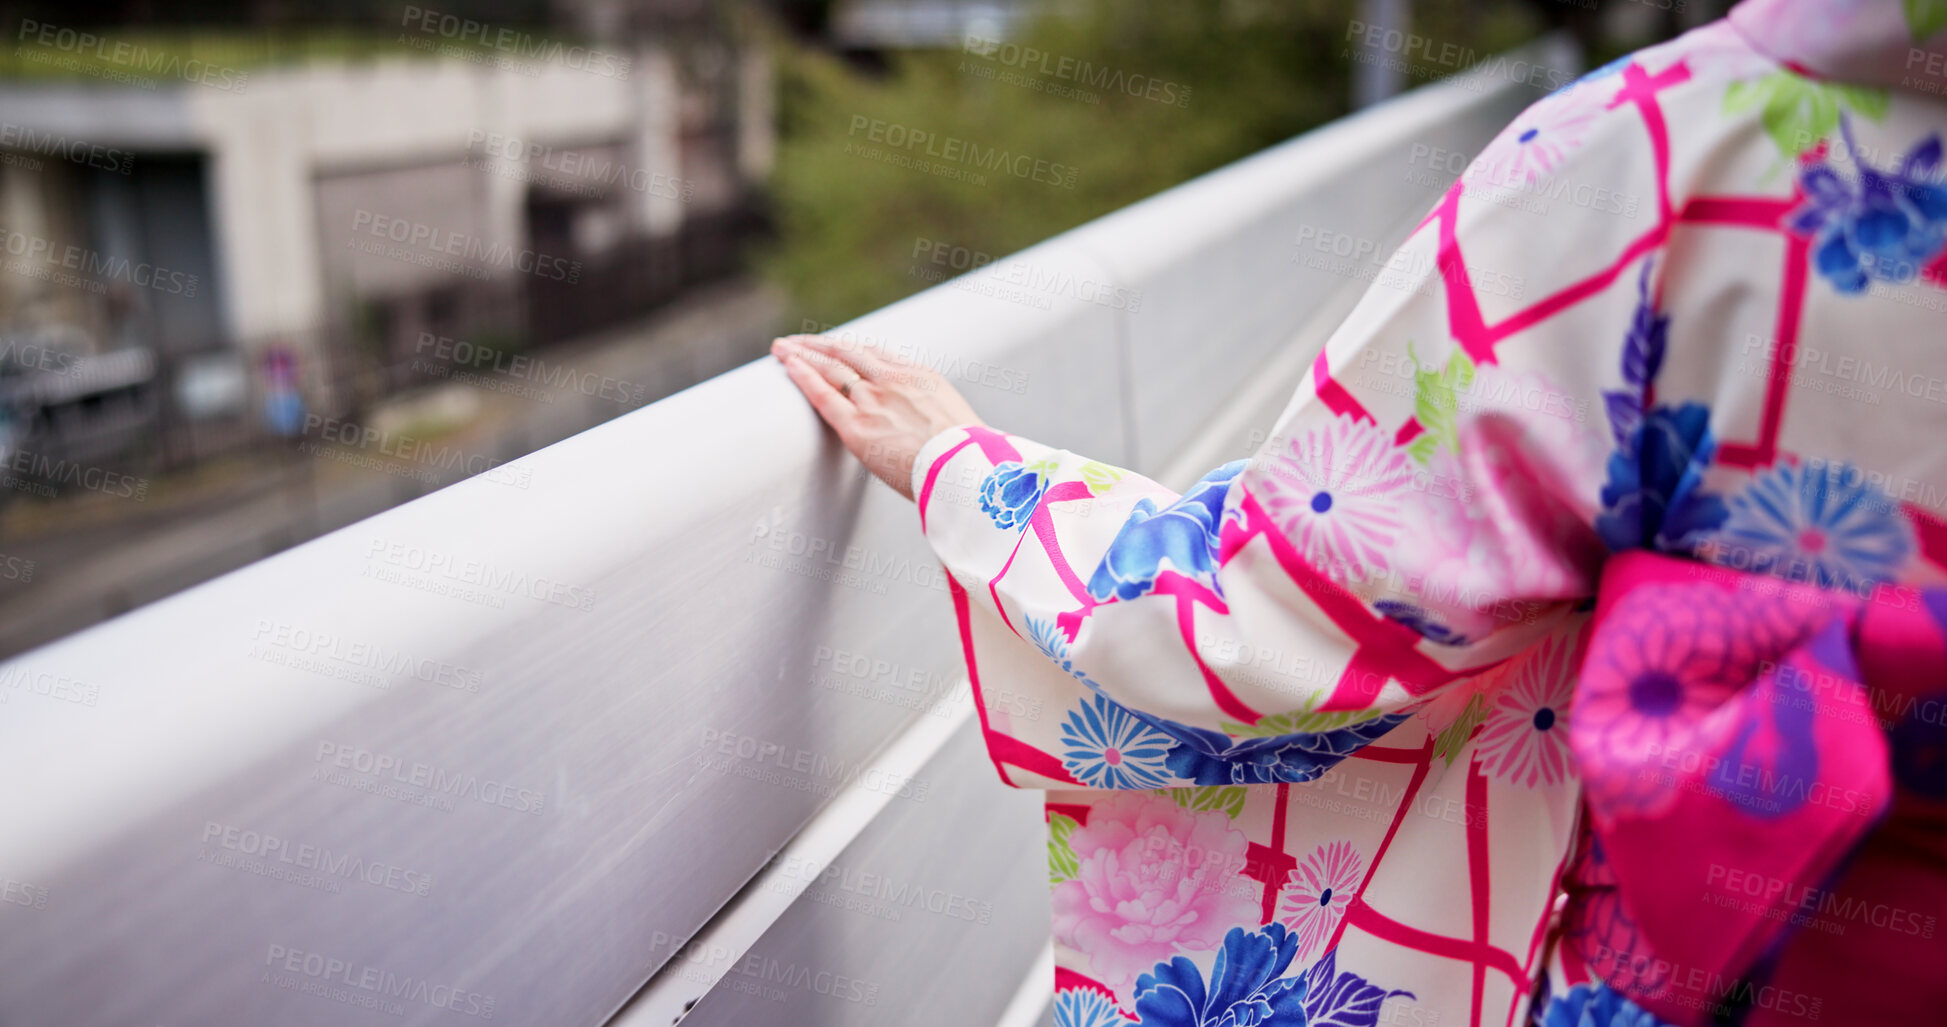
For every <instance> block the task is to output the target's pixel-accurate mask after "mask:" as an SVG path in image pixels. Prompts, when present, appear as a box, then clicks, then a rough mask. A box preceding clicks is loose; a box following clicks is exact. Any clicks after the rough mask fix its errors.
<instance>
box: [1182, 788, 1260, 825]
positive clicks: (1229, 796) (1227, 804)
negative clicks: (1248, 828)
mask: <svg viewBox="0 0 1947 1027" xmlns="http://www.w3.org/2000/svg"><path fill="white" fill-rule="evenodd" d="M1163 794H1164V795H1167V796H1169V797H1170V799H1171V800H1173V801H1174V802H1175V803H1176V804H1177V805H1178V806H1182V807H1183V808H1184V809H1194V810H1206V809H1214V810H1222V811H1223V812H1224V813H1225V814H1227V815H1229V817H1230V818H1231V819H1232V820H1236V819H1237V818H1238V817H1241V816H1243V815H1244V786H1243V785H1226V786H1224V787H1222V788H1166V789H1164V790H1163Z"/></svg>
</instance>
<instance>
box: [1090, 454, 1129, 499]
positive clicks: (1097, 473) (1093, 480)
mask: <svg viewBox="0 0 1947 1027" xmlns="http://www.w3.org/2000/svg"><path fill="white" fill-rule="evenodd" d="M1122 475H1123V471H1122V468H1120V467H1110V466H1109V465H1108V464H1105V463H1102V462H1101V461H1099V460H1090V461H1088V462H1087V463H1085V464H1083V465H1082V482H1083V484H1086V485H1087V486H1088V492H1089V495H1092V496H1099V495H1101V494H1102V493H1104V492H1107V491H1109V489H1110V487H1111V486H1113V485H1114V484H1115V483H1116V482H1119V481H1121V480H1122Z"/></svg>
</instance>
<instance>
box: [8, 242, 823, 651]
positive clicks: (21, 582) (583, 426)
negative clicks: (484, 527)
mask: <svg viewBox="0 0 1947 1027" xmlns="http://www.w3.org/2000/svg"><path fill="white" fill-rule="evenodd" d="M785 307H786V305H785V302H784V299H783V297H782V295H781V294H780V293H778V292H777V291H776V290H774V289H772V288H770V287H769V286H766V285H763V284H761V283H759V282H756V281H754V280H752V279H748V278H740V279H733V280H729V281H725V282H720V283H716V284H712V285H707V286H703V287H701V288H698V289H695V290H693V291H691V292H690V293H689V294H687V295H686V296H684V297H683V298H682V299H679V300H677V301H675V302H674V303H672V304H670V305H669V306H666V307H664V308H662V309H661V310H659V311H657V312H656V313H654V314H652V315H650V316H649V317H647V318H644V319H642V320H640V321H637V322H633V323H631V324H628V325H625V326H619V327H616V328H611V329H608V330H606V331H603V332H600V333H596V334H594V335H590V336H587V337H585V338H582V339H578V340H573V341H570V342H566V343H562V344H558V345H554V346H550V347H547V348H546V349H544V350H540V351H537V352H536V353H534V354H533V356H534V357H536V358H538V360H539V361H540V362H539V363H524V364H519V365H515V364H511V363H509V362H508V361H507V360H505V359H502V360H500V361H499V362H497V363H494V362H489V363H485V364H482V365H478V367H477V369H476V368H475V366H474V365H472V364H471V363H470V362H469V361H470V354H468V353H467V352H466V351H464V350H459V351H454V352H449V353H448V354H447V358H446V359H443V360H442V359H441V358H440V355H439V354H437V353H429V354H427V356H426V359H427V360H430V361H437V362H438V366H439V367H440V369H441V370H442V371H444V372H446V375H447V377H448V381H446V382H445V383H442V384H438V385H435V386H432V387H429V388H425V389H420V390H415V391H413V392H411V393H407V394H402V395H400V396H398V397H394V398H392V399H390V400H388V401H387V402H386V403H385V404H383V405H382V406H380V407H378V408H376V409H374V410H372V411H371V412H369V413H368V414H367V415H366V417H365V419H364V421H363V422H362V423H360V424H356V425H349V426H345V425H341V426H339V427H337V428H332V427H331V426H330V425H321V426H319V427H318V428H317V429H316V430H315V431H314V432H313V433H311V434H310V435H308V436H307V437H305V438H302V439H300V440H298V441H297V443H296V444H293V445H289V446H267V447H263V448H260V449H258V450H253V451H250V452H247V453H242V454H237V455H234V456H228V457H224V458H221V459H218V460H213V461H210V462H208V463H207V464H203V465H199V466H196V467H193V468H190V469H187V470H185V471H182V472H176V473H172V474H170V475H167V476H162V477H157V478H154V479H148V480H147V488H146V490H145V491H144V492H143V494H142V496H141V498H136V497H134V496H130V495H124V494H121V493H123V492H124V491H126V489H125V488H118V487H114V486H113V485H109V486H105V487H102V488H98V489H94V490H90V489H88V488H74V487H68V488H65V489H62V490H60V491H59V493H58V494H57V495H55V496H54V497H52V498H46V497H41V496H23V497H17V498H15V499H13V501H12V502H10V503H8V504H6V505H5V507H4V509H0V657H5V656H10V655H13V654H15V653H19V652H24V651H26V650H28V649H31V648H33V647H34V646H37V645H42V644H44V643H46V642H49V641H52V640H54V639H56V638H60V637H62V636H64V635H67V634H70V633H72V632H75V631H79V630H81V629H83V628H86V627H88V626H90V625H93V624H96V623H99V622H100V621H103V620H106V619H108V618H110V617H113V616H115V615H117V614H119V613H123V612H125V611H127V610H131V609H134V608H135V607H138V606H141V605H144V604H146V603H151V602H154V601H156V600H158V599H161V598H163V597H165V596H168V595H171V594H174V593H176V592H179V591H181V590H183V589H186V588H189V587H192V586H194V585H197V584H200V583H202V582H204V581H208V580H209V579H211V578H214V577H217V576H218V575H221V574H224V573H226V572H228V571H231V570H235V569H236V568H238V567H242V566H244V565H245V564H249V563H252V562H254V561H256V560H260V559H262V558H264V557H266V556H270V555H272V554H273V553H277V552H281V551H283V550H285V549H288V548H290V547H292V546H295V545H298V544H299V543H302V542H305V541H307V540H309V539H312V538H316V537H317V536H319V535H323V534H325V533H327V532H330V531H334V530H336V529H338V528H341V527H344V526H345V525H347V524H351V523H353V522H355V521H359V520H362V519H364V518H366V517H370V516H371V515H373V514H375V513H378V512H380V511H382V510H386V509H389V508H391V507H394V506H397V505H399V504H400V503H404V502H408V501H410V500H413V499H416V498H418V497H419V496H421V495H424V494H426V493H428V492H432V491H434V490H436V489H439V488H442V487H444V486H446V485H450V484H452V483H454V482H455V481H459V480H461V479H463V478H466V477H468V476H470V474H471V473H475V472H479V471H481V470H482V469H483V468H485V471H484V473H488V474H493V473H496V472H495V471H494V470H493V469H492V468H493V467H495V466H497V465H498V464H500V463H503V462H505V461H508V460H512V459H514V458H515V457H518V456H521V455H524V454H526V453H530V452H533V451H534V450H537V449H540V448H542V447H544V446H547V445H550V444H552V443H554V442H557V441H560V440H561V439H564V438H567V437H569V436H571V435H574V434H577V433H579V432H582V431H585V430H587V429H589V428H592V427H594V426H595V425H598V424H601V423H603V422H605V421H608V420H611V419H613V418H615V417H618V416H620V415H622V414H625V413H628V412H629V411H631V410H634V409H636V408H638V407H640V406H643V405H646V404H647V403H651V402H654V401H655V400H657V399H660V398H662V397H664V396H667V395H670V394H672V393H675V392H679V391H681V390H683V389H686V388H688V387H690V386H691V385H694V384H696V383H698V382H701V381H704V380H705V379H708V378H712V377H714V376H716V375H718V374H721V373H723V372H725V371H728V370H730V369H732V368H734V367H737V366H739V365H741V364H744V363H748V362H749V361H751V360H755V359H757V358H758V357H761V356H763V355H764V354H765V353H766V352H767V351H768V348H769V346H770V340H771V339H772V338H773V337H774V336H776V335H777V334H780V331H781V330H782V329H784V328H787V327H790V326H787V325H786V324H785V323H784V317H785ZM455 358H459V359H457V360H456V359H455ZM368 428H369V429H372V431H370V432H368V431H366V429H368ZM374 434H376V436H377V437H378V438H379V439H380V440H381V441H379V442H378V443H376V444H374V443H372V442H369V441H366V442H363V443H362V444H361V441H360V440H367V439H370V438H372V437H373V435H374ZM404 438H411V439H413V440H416V442H417V444H415V445H411V446H406V445H400V444H397V440H400V439H404ZM340 439H350V440H352V443H351V444H346V443H345V442H341V441H339V440H340ZM500 473H505V472H500Z"/></svg>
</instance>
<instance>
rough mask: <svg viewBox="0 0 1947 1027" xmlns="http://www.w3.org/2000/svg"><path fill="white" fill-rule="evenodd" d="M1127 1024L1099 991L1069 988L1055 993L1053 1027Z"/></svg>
mask: <svg viewBox="0 0 1947 1027" xmlns="http://www.w3.org/2000/svg"><path fill="white" fill-rule="evenodd" d="M1128 1022H1129V1021H1127V1020H1124V1019H1123V1018H1122V1014H1121V1013H1120V1012H1117V1011H1116V1008H1115V1003H1114V1002H1112V1001H1110V999H1109V997H1108V996H1107V995H1104V994H1102V993H1101V992H1099V991H1094V990H1091V989H1088V988H1070V989H1068V990H1066V991H1058V992H1056V993H1055V1027H1123V1025H1124V1024H1127V1023H1128Z"/></svg>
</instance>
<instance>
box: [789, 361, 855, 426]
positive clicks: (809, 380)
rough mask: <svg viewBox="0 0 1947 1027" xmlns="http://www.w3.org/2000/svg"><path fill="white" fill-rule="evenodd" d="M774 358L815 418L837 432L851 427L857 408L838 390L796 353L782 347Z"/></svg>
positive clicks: (822, 373) (823, 374)
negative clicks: (777, 359)
mask: <svg viewBox="0 0 1947 1027" xmlns="http://www.w3.org/2000/svg"><path fill="white" fill-rule="evenodd" d="M778 357H779V359H781V360H783V361H784V373H785V374H787V375H790V376H791V381H792V382H794V383H795V384H796V385H797V386H798V391H799V392H802V393H804V398H805V399H807V400H810V401H811V408H812V409H813V410H816V411H818V416H819V417H822V418H824V419H825V423H826V424H829V425H831V426H832V427H833V428H835V429H838V430H839V431H840V432H843V431H845V430H846V429H847V428H848V427H849V426H850V425H851V422H852V418H853V417H855V416H857V414H858V408H857V407H854V406H853V405H852V403H851V401H850V400H849V399H847V398H846V397H844V396H843V395H840V394H839V391H838V386H836V385H833V384H832V383H831V380H830V379H828V378H826V377H825V373H824V372H823V371H821V370H819V369H818V368H816V367H813V366H811V363H810V361H807V360H806V359H805V358H804V357H803V355H802V354H801V353H799V352H798V351H796V350H793V349H792V348H790V347H784V349H783V351H782V352H781V353H779V354H778Z"/></svg>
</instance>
